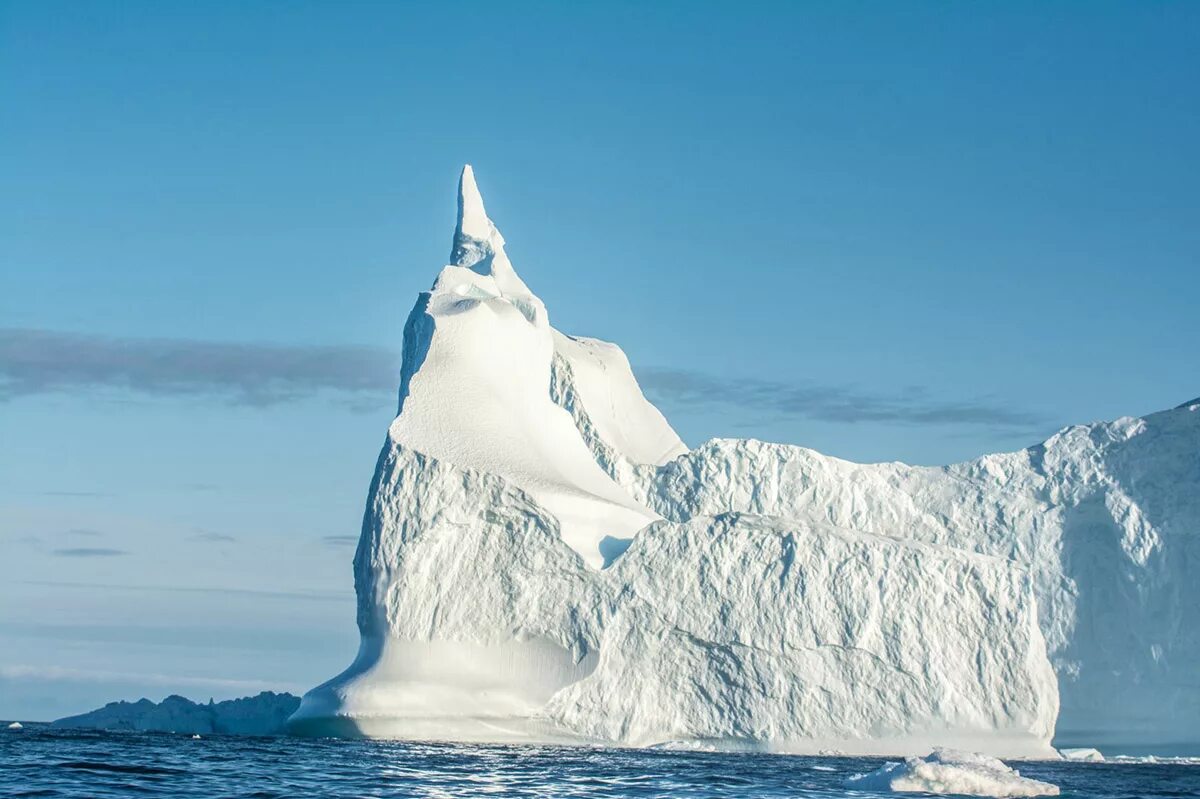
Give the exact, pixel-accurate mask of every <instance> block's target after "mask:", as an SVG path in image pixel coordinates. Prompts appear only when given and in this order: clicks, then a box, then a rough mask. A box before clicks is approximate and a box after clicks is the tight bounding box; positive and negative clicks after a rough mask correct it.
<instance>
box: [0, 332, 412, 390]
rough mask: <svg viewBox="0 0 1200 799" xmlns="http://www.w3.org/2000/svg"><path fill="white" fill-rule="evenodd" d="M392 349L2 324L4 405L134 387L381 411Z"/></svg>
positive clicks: (395, 360) (390, 378) (393, 369)
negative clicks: (341, 402)
mask: <svg viewBox="0 0 1200 799" xmlns="http://www.w3.org/2000/svg"><path fill="white" fill-rule="evenodd" d="M398 373H399V356H398V355H397V354H396V353H395V352H393V351H391V350H387V349H380V348H372V347H340V346H285V345H272V344H252V343H217V342H210V341H192V340H187V339H154V338H116V337H108V336H93V335H85V334H80V333H63V332H57V331H50V330H30V329H20V328H0V401H3V400H11V399H14V398H18V397H25V396H32V395H38V394H48V393H82V392H89V391H95V390H104V389H108V390H126V391H135V392H139V393H143V394H149V395H156V396H172V397H174V396H189V395H190V396H196V395H199V396H210V397H217V398H220V399H222V400H225V401H228V402H231V403H235V404H241V405H254V406H266V405H275V404H278V403H282V402H288V401H294V400H299V399H305V398H309V397H313V396H316V395H320V394H323V393H333V394H337V395H341V397H342V398H343V399H347V400H349V402H348V405H349V406H350V407H352V408H354V409H356V410H360V409H364V408H375V407H382V406H383V405H384V404H385V402H386V398H387V397H389V396H390V395H391V394H392V392H394V390H395V388H396V385H397V383H398Z"/></svg>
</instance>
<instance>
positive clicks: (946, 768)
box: [846, 749, 1059, 796]
mask: <svg viewBox="0 0 1200 799" xmlns="http://www.w3.org/2000/svg"><path fill="white" fill-rule="evenodd" d="M846 787H847V788H850V789H853V790H856V791H896V792H900V793H936V794H954V795H955V796H1058V794H1059V790H1058V786H1057V785H1051V784H1050V783H1048V782H1040V781H1038V780H1031V779H1029V778H1028V777H1022V776H1021V774H1020V772H1018V771H1016V770H1014V769H1011V768H1009V767H1008V766H1006V765H1004V764H1003V763H1001V762H1000V761H999V760H997V759H996V758H994V757H988V756H987V755H979V754H973V753H970V752H959V751H955V750H953V749H935V750H934V752H933V754H931V755H929V756H928V757H924V758H921V757H910V758H908V759H907V760H905V761H904V762H903V763H887V764H885V765H884V766H882V767H881V768H879V769H878V770H877V771H872V772H871V773H870V774H859V775H858V776H855V777H851V778H850V779H848V780H846Z"/></svg>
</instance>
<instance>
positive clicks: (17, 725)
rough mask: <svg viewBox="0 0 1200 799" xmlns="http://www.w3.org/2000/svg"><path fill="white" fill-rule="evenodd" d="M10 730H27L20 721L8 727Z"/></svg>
mask: <svg viewBox="0 0 1200 799" xmlns="http://www.w3.org/2000/svg"><path fill="white" fill-rule="evenodd" d="M8 728H9V729H10V730H23V729H25V725H24V724H22V723H21V722H19V721H14V722H13V723H12V724H9V725H8Z"/></svg>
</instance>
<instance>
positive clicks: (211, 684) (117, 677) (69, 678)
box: [0, 664, 303, 692]
mask: <svg viewBox="0 0 1200 799" xmlns="http://www.w3.org/2000/svg"><path fill="white" fill-rule="evenodd" d="M0 679H5V680H22V681H26V680H28V681H33V682H97V683H113V682H117V683H136V684H138V685H145V686H156V687H163V686H167V687H170V686H180V687H189V688H219V689H229V690H244V691H250V692H257V691H269V690H274V691H287V690H291V691H294V690H296V689H297V686H295V685H291V684H287V683H283V684H281V683H278V682H268V681H265V680H235V679H226V678H222V677H200V676H192V675H175V674H160V673H154V672H142V671H105V670H92V669H76V668H68V667H63V666H28V665H24V664H18V665H12V666H0ZM301 690H303V689H301Z"/></svg>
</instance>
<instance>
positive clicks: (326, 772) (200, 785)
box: [0, 726, 1200, 799]
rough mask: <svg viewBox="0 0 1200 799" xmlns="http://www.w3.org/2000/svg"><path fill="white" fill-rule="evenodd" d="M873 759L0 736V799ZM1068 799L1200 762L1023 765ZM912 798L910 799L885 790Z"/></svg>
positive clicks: (1174, 788)
mask: <svg viewBox="0 0 1200 799" xmlns="http://www.w3.org/2000/svg"><path fill="white" fill-rule="evenodd" d="M883 762H884V760H883V759H880V758H836V757H797V756H791V755H762V754H708V753H697V752H671V751H644V750H618V749H587V748H565V747H535V746H477V745H456V744H419V743H400V742H387V741H349V740H332V739H330V740H307V739H294V738H248V737H232V736H210V737H205V738H201V739H199V740H194V739H192V738H191V737H190V736H186V735H174V734H168V733H111V732H93V731H87V730H50V729H48V728H45V727H35V726H31V727H27V728H26V729H25V730H22V731H20V732H7V731H0V796H4V797H22V796H28V797H33V796H39V797H87V798H88V799H93V798H97V797H114V796H120V797H155V796H163V797H174V798H176V799H179V798H184V797H204V798H205V799H216V798H217V797H251V798H255V799H272V798H273V797H390V796H395V797H410V796H411V797H465V796H489V797H509V796H512V797H573V796H581V797H582V796H586V797H643V796H645V797H738V799H751V797H806V796H811V797H842V796H879V795H882V794H868V793H861V792H860V793H855V792H852V791H848V790H846V789H845V788H843V787H841V786H842V782H843V781H844V780H845V779H846V778H847V777H848V776H850V775H852V774H858V773H862V772H864V771H871V770H873V769H875V768H877V767H878V766H880V765H881V764H882V763H883ZM1015 765H1016V767H1017V768H1018V769H1019V770H1020V772H1021V774H1022V775H1024V776H1027V777H1033V778H1035V779H1038V780H1044V781H1046V782H1051V783H1054V784H1056V785H1058V786H1060V788H1061V789H1062V795H1063V796H1068V797H1089V798H1091V799H1104V798H1109V797H1111V798H1112V799H1116V798H1117V797H1121V798H1122V799H1124V798H1125V797H1130V798H1131V799H1132V797H1184V796H1200V766H1196V765H1175V764H1171V765H1162V764H1107V763H1042V762H1038V763H1019V764H1015ZM887 795H890V796H900V795H907V796H914V795H916V794H887Z"/></svg>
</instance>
